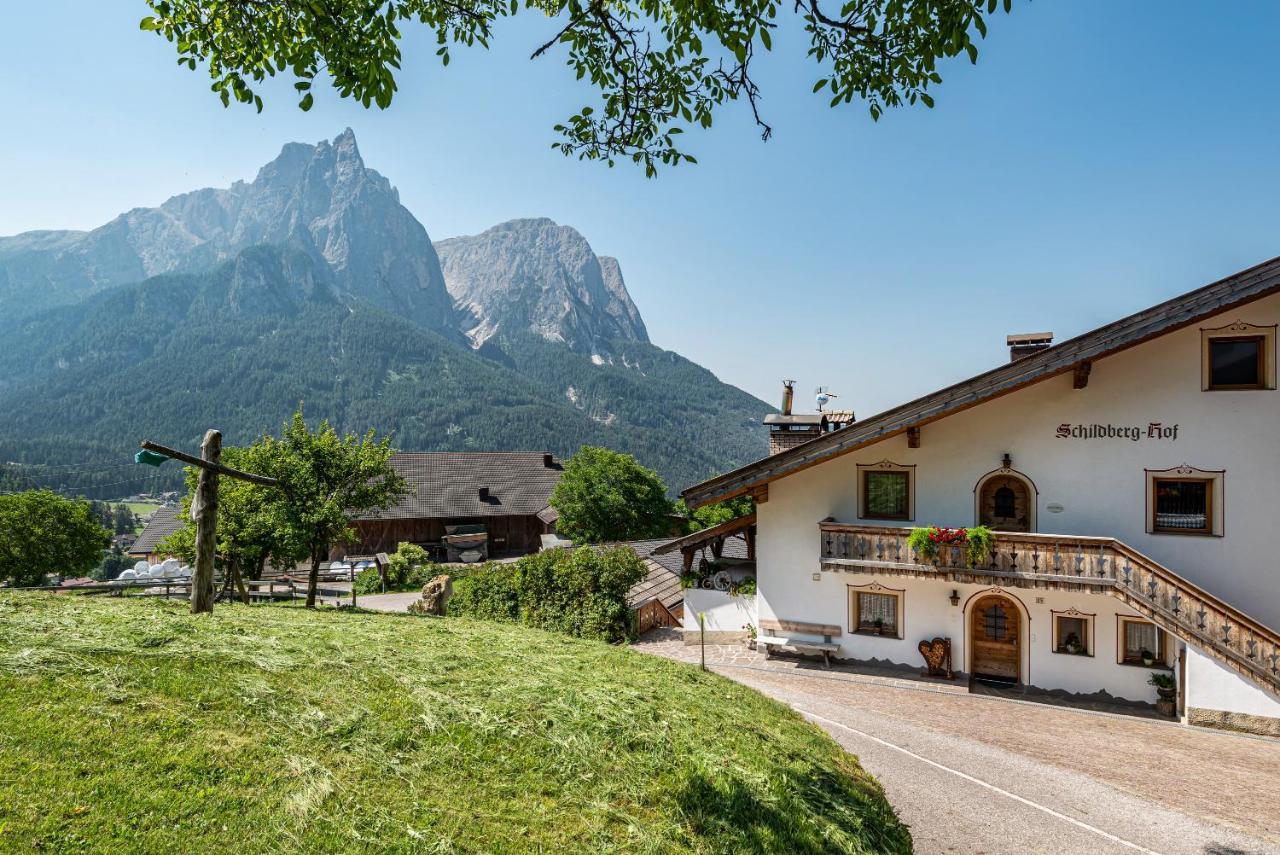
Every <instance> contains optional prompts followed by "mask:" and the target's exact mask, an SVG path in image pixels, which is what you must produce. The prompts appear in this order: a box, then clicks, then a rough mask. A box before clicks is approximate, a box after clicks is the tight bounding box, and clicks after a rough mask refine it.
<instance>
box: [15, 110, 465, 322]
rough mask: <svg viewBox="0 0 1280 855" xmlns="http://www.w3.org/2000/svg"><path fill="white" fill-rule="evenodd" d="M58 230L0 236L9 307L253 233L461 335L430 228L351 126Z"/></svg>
mask: <svg viewBox="0 0 1280 855" xmlns="http://www.w3.org/2000/svg"><path fill="white" fill-rule="evenodd" d="M62 235H63V237H62V238H60V239H59V240H58V241H56V242H50V241H45V242H43V243H41V242H37V241H17V240H15V241H12V242H11V245H12V246H13V247H22V248H23V249H24V252H22V253H17V252H15V253H12V254H6V253H5V252H4V246H3V245H2V244H0V309H7V308H9V306H8V303H9V302H10V300H9V299H8V298H10V297H14V298H18V299H15V300H14V303H15V307H14V308H13V311H24V310H25V311H34V310H38V309H40V308H45V307H48V306H53V305H60V304H65V303H70V302H75V301H77V300H79V299H81V298H83V297H84V296H86V295H88V294H91V293H93V292H95V291H99V290H103V289H104V288H110V287H115V286H118V285H124V284H128V283H131V282H137V281H141V280H142V279H144V278H147V277H149V276H155V275H157V274H161V273H170V272H191V271H200V270H208V269H210V268H211V267H212V266H213V265H215V264H217V263H219V262H222V261H225V260H227V259H230V258H233V257H235V256H236V255H237V254H238V253H239V252H240V251H241V250H243V249H245V248H246V247H250V246H254V245H257V244H272V245H284V244H290V243H301V244H309V245H310V247H313V248H314V250H315V251H316V253H317V254H318V256H319V257H321V258H323V259H324V261H325V262H326V263H327V264H328V265H329V266H330V268H331V269H332V273H333V277H334V281H335V283H336V286H337V287H338V288H339V289H340V290H342V291H345V292H347V293H349V294H351V295H353V296H357V297H361V298H363V299H366V300H368V301H369V302H371V303H373V304H374V305H377V306H380V307H382V308H384V309H387V310H390V311H392V312H395V313H396V314H399V315H402V316H404V317H407V318H409V319H411V320H413V321H416V322H417V323H419V324H421V325H423V326H425V327H428V328H431V329H435V330H440V331H445V332H448V333H450V334H453V335H456V332H455V329H456V321H455V315H454V311H453V301H452V299H451V298H450V296H449V293H448V291H447V290H446V289H445V284H444V276H443V274H442V273H441V271H440V265H439V261H438V260H437V258H436V253H435V249H434V248H433V247H432V245H431V239H430V237H428V235H427V232H426V230H425V229H424V228H423V227H422V225H421V223H419V222H418V221H417V220H416V219H415V218H414V216H413V215H412V214H411V213H409V211H408V210H407V209H405V208H404V206H403V205H401V204H400V198H399V194H398V193H397V192H396V190H395V188H394V187H392V186H391V182H389V181H388V180H387V179H386V178H384V177H383V176H382V175H380V174H378V173H377V172H376V171H374V170H372V169H369V168H368V167H366V166H365V164H364V160H363V158H362V157H361V156H360V149H359V146H358V145H357V143H356V138H355V134H354V133H353V132H352V131H351V129H350V128H348V129H347V130H345V131H343V132H342V133H341V134H339V135H338V136H337V137H335V138H334V139H333V140H331V141H321V142H319V143H317V144H316V145H306V144H303V143H289V144H287V145H285V146H284V147H283V148H282V149H281V150H280V154H279V155H277V156H276V158H275V159H274V160H272V161H271V162H270V163H268V164H266V165H265V166H263V167H262V168H261V169H259V170H258V174H257V176H256V177H255V178H254V180H253V181H252V182H248V183H246V182H243V181H238V182H236V183H234V184H232V185H231V186H230V187H228V188H222V189H203V190H196V191H194V192H191V193H184V194H182V195H179V196H174V197H173V198H171V199H169V200H167V201H166V202H164V204H162V205H161V206H159V207H158V208H138V209H135V210H133V211H130V212H128V213H126V214H122V215H121V216H119V217H117V218H116V219H114V220H112V221H111V222H110V223H107V224H106V225H104V226H102V227H100V228H98V229H94V230H93V231H91V232H86V233H62ZM19 237H21V236H19ZM36 247H39V248H36ZM23 295H28V300H27V302H25V303H23V302H22V300H21V299H20V298H21V297H22V296H23ZM32 295H34V296H35V297H36V299H29V297H30V296H32Z"/></svg>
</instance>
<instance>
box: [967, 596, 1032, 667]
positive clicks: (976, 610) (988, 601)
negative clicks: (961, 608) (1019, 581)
mask: <svg viewBox="0 0 1280 855" xmlns="http://www.w3.org/2000/svg"><path fill="white" fill-rule="evenodd" d="M1020 626H1021V615H1020V614H1019V612H1018V607H1017V605H1016V604H1014V602H1013V601H1012V600H1010V599H1009V598H1008V597H1002V596H1000V595H999V594H989V595H987V596H985V597H983V598H982V599H980V600H978V602H977V603H975V604H974V606H973V610H972V611H971V612H970V613H969V643H970V644H971V645H972V647H971V650H972V655H973V674H974V676H975V677H999V678H1001V679H1004V680H1012V681H1014V682H1015V683H1020V682H1022V670H1021V664H1022V656H1021V653H1020V648H1019V646H1018V635H1019V629H1020Z"/></svg>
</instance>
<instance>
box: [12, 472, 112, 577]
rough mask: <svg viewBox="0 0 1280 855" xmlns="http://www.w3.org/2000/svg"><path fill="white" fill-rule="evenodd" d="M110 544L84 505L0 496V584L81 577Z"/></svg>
mask: <svg viewBox="0 0 1280 855" xmlns="http://www.w3.org/2000/svg"><path fill="white" fill-rule="evenodd" d="M110 543H111V532H110V531H108V530H107V529H106V528H104V527H103V525H102V523H101V521H100V520H99V519H98V517H97V515H96V514H95V513H94V512H93V509H92V508H91V507H90V506H89V503H88V502H85V501H80V500H72V499H64V498H63V497H62V496H59V495H58V494H57V493H53V492H50V491H48V490H28V491H26V492H24V493H14V494H11V495H0V581H7V582H9V583H10V584H11V585H16V586H26V585H39V584H41V583H43V582H44V578H45V577H46V576H49V575H54V574H56V575H60V576H84V575H85V574H87V573H88V572H89V571H91V570H93V569H94V568H95V567H97V566H98V565H99V564H100V563H101V562H102V552H103V550H104V549H106V548H107V547H108V546H109V545H110Z"/></svg>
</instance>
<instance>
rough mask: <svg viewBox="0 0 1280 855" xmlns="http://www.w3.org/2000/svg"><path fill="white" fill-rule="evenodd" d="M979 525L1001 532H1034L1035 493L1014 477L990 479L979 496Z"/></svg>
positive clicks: (1025, 483) (1000, 476) (1001, 476)
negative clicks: (1033, 500) (1032, 512)
mask: <svg viewBox="0 0 1280 855" xmlns="http://www.w3.org/2000/svg"><path fill="white" fill-rule="evenodd" d="M978 524H979V525H985V526H987V527H988V528H992V529H995V530H997V531H1031V490H1030V489H1029V488H1028V487H1027V482H1026V481H1023V480H1022V479H1021V478H1018V477H1015V476H1013V475H997V476H995V477H994V478H988V479H987V480H986V481H985V482H984V483H983V485H982V490H981V492H980V493H979V494H978Z"/></svg>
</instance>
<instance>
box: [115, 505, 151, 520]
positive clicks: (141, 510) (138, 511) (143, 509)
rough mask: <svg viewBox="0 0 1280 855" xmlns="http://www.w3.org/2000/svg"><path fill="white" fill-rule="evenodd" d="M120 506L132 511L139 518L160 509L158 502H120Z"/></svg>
mask: <svg viewBox="0 0 1280 855" xmlns="http://www.w3.org/2000/svg"><path fill="white" fill-rule="evenodd" d="M111 504H113V505H114V504H116V503H115V502H112V503H111ZM120 504H123V505H124V506H125V507H127V508H128V509H129V510H131V511H133V512H134V514H135V515H137V516H140V517H145V516H146V515H147V514H149V513H151V512H152V511H154V510H155V509H156V508H158V507H160V503H159V502H121V503H120Z"/></svg>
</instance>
